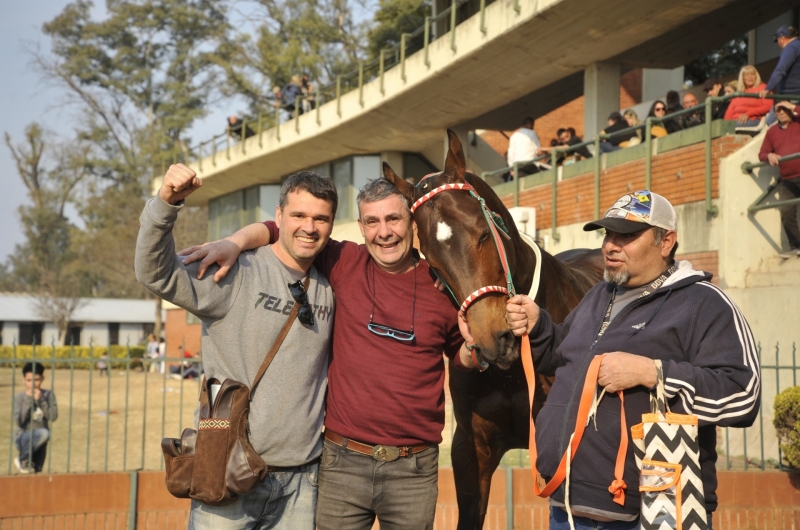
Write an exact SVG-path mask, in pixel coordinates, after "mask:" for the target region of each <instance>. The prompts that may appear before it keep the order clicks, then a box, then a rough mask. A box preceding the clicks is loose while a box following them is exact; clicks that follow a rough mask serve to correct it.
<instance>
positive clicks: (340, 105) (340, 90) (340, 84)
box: [336, 75, 342, 118]
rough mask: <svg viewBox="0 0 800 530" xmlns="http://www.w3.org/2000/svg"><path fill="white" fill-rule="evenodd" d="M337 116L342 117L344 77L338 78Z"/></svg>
mask: <svg viewBox="0 0 800 530" xmlns="http://www.w3.org/2000/svg"><path fill="white" fill-rule="evenodd" d="M336 114H338V115H339V117H340V118H341V117H342V76H340V75H337V76H336Z"/></svg>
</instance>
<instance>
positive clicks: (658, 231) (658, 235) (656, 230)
mask: <svg viewBox="0 0 800 530" xmlns="http://www.w3.org/2000/svg"><path fill="white" fill-rule="evenodd" d="M651 228H652V229H653V245H655V246H658V245H660V244H661V242H662V241H663V240H664V236H665V235H667V229H666V228H661V227H660V226H653V227H651ZM677 251H678V241H677V240H676V241H675V244H674V245H672V250H670V252H669V259H671V260H673V261H674V260H675V253H676V252H677Z"/></svg>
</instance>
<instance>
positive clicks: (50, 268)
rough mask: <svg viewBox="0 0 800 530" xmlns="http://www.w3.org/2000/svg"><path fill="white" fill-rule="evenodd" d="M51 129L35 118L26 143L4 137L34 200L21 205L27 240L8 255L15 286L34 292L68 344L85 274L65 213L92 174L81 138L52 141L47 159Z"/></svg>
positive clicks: (44, 315)
mask: <svg viewBox="0 0 800 530" xmlns="http://www.w3.org/2000/svg"><path fill="white" fill-rule="evenodd" d="M46 136H47V134H46V133H45V132H44V131H43V130H42V129H41V127H39V125H38V124H36V123H33V124H31V125H29V126H28V127H27V128H26V130H25V140H26V141H25V143H23V144H21V145H19V146H15V145H14V144H13V142H12V139H11V136H10V135H9V134H8V133H6V135H5V141H6V145H7V146H8V149H9V150H10V151H11V155H12V157H13V158H14V161H15V163H16V166H17V172H18V173H19V176H20V178H21V179H22V182H23V184H25V187H26V188H27V190H28V197H29V198H30V200H31V202H32V203H33V204H32V205H30V206H28V205H23V206H20V208H19V214H20V221H21V222H22V225H23V230H24V233H25V238H26V243H25V244H23V245H17V247H16V248H15V251H14V254H12V255H11V257H10V259H9V261H10V264H11V265H12V266H13V270H14V276H15V277H16V286H17V287H19V288H21V289H22V290H26V291H28V292H30V293H31V294H33V295H34V296H35V300H36V302H35V303H36V307H37V312H38V313H39V315H40V316H41V317H42V318H44V319H45V320H47V321H50V322H53V323H55V324H56V326H57V328H58V335H59V342H60V343H61V344H64V341H65V339H66V335H67V329H68V328H69V323H70V322H71V321H72V316H73V314H74V313H75V311H76V310H77V309H78V308H79V307H80V306H81V302H80V295H81V281H80V279H81V275H80V274H76V270H75V266H76V259H77V256H76V254H75V252H74V250H73V248H72V244H71V241H72V234H73V232H74V231H75V228H74V227H73V226H72V225H71V224H70V222H69V220H68V219H67V218H66V216H65V215H64V209H65V207H66V205H67V203H68V202H69V201H70V200H71V198H72V194H73V192H74V190H75V188H76V186H77V185H78V184H79V183H80V182H81V181H82V180H83V179H84V178H85V177H86V176H87V174H88V168H87V167H85V166H84V165H83V161H84V160H85V157H86V152H87V150H88V147H87V146H86V145H85V144H83V143H81V142H70V143H67V144H63V145H58V144H55V143H51V149H50V150H51V151H53V157H52V158H53V159H54V160H53V163H52V164H51V166H52V168H50V169H48V168H46V167H45V165H44V160H45V159H44V156H45V151H46V150H47V140H46V139H45V138H46Z"/></svg>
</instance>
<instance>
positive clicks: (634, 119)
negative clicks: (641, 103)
mask: <svg viewBox="0 0 800 530" xmlns="http://www.w3.org/2000/svg"><path fill="white" fill-rule="evenodd" d="M622 117H623V118H625V123H627V124H628V127H636V126H637V125H641V124H642V120H640V119H639V115H638V114H636V111H635V110H633V109H628V110H626V111H625V112H623V113H622ZM635 132H636V137H635V138H631V139H630V140H628V141H627V142H622V143H623V144H625V145H622V144H620V145H621V146H622V147H631V146H634V145H639V143H640V142H641V141H642V129H636V131H635Z"/></svg>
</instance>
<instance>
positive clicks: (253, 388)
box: [250, 274, 311, 401]
mask: <svg viewBox="0 0 800 530" xmlns="http://www.w3.org/2000/svg"><path fill="white" fill-rule="evenodd" d="M310 279H311V275H310V274H309V275H308V276H306V281H304V282H303V289H305V291H306V292H308V283H309V280H310ZM299 312H300V304H299V303H297V302H295V303H294V307H292V312H291V313H289V318H287V319H286V323H285V324H284V325H283V328H282V329H281V332H280V333H278V337H277V338H276V339H275V343H274V344H273V345H272V348H270V350H269V352H268V353H267V356H266V357H264V362H262V363H261V367H260V368H259V369H258V373H257V374H256V377H255V379H253V385H252V386H251V387H250V400H251V401H252V400H253V394H255V392H256V386H258V382H259V381H261V378H262V377H263V376H264V373H265V372H266V371H267V368H269V365H270V364H271V363H272V359H274V358H275V355H276V354H277V353H278V350H279V349H280V347H281V344H283V339H285V338H286V335H288V334H289V328H291V327H292V323H294V320H295V319H296V318H297V313H299Z"/></svg>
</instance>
